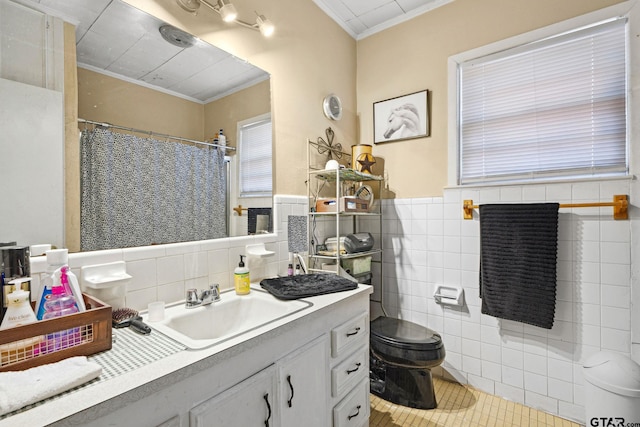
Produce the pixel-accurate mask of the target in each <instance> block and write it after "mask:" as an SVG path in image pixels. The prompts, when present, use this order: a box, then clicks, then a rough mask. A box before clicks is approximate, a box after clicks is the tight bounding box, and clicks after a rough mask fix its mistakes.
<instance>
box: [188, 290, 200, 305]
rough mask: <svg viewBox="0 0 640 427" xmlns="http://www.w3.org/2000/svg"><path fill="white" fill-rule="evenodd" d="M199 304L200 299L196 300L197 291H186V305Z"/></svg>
mask: <svg viewBox="0 0 640 427" xmlns="http://www.w3.org/2000/svg"><path fill="white" fill-rule="evenodd" d="M199 302H200V299H199V298H198V290H197V289H187V299H186V304H187V305H195V304H198V303H199Z"/></svg>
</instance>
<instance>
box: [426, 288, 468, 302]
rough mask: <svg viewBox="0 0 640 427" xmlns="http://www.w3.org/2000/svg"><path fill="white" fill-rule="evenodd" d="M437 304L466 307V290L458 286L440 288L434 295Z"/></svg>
mask: <svg viewBox="0 0 640 427" xmlns="http://www.w3.org/2000/svg"><path fill="white" fill-rule="evenodd" d="M433 298H435V300H436V303H438V304H443V305H455V306H459V307H461V306H463V305H464V289H462V288H459V287H457V286H438V287H437V288H436V291H435V292H434V293H433Z"/></svg>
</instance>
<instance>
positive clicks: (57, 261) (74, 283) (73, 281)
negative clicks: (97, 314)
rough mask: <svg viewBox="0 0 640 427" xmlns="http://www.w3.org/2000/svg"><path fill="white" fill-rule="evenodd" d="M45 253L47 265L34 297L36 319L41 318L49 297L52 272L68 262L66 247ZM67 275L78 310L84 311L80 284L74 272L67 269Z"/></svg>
mask: <svg viewBox="0 0 640 427" xmlns="http://www.w3.org/2000/svg"><path fill="white" fill-rule="evenodd" d="M46 255H47V267H46V269H45V272H44V274H43V275H42V276H41V280H40V291H39V292H38V297H37V299H36V317H37V318H38V320H42V316H44V303H45V301H47V300H48V299H49V298H50V295H51V288H52V286H53V279H54V278H53V274H54V273H55V272H56V270H58V269H59V268H60V267H62V266H63V265H67V263H68V262H69V250H68V249H53V250H50V251H47V252H46ZM67 277H68V279H69V284H70V286H71V291H72V294H73V296H74V297H75V299H76V303H77V304H78V310H79V311H85V310H86V306H85V304H84V300H83V299H82V293H81V291H80V285H79V284H78V279H77V278H76V276H75V274H73V273H72V272H71V271H69V270H67Z"/></svg>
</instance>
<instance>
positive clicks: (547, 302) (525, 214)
mask: <svg viewBox="0 0 640 427" xmlns="http://www.w3.org/2000/svg"><path fill="white" fill-rule="evenodd" d="M558 208H559V205H558V204H557V203H534V204H502V205H480V298H482V310H481V311H482V313H484V314H488V315H490V316H494V317H498V318H501V319H508V320H515V321H518V322H523V323H528V324H531V325H535V326H540V327H542V328H546V329H551V328H552V327H553V318H554V314H555V308H556V260H557V249H558Z"/></svg>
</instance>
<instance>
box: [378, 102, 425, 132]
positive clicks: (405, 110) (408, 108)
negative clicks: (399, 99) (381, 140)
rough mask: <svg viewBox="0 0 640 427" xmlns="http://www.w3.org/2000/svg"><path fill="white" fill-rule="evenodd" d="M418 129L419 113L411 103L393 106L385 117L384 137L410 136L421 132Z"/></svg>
mask: <svg viewBox="0 0 640 427" xmlns="http://www.w3.org/2000/svg"><path fill="white" fill-rule="evenodd" d="M422 133H423V131H422V129H420V113H419V112H418V109H417V108H416V106H415V105H413V104H403V105H401V106H400V107H397V108H394V109H392V110H391V113H390V114H389V118H388V119H387V129H386V130H385V131H384V137H385V138H386V139H389V138H391V137H392V136H393V137H394V138H411V137H413V136H418V135H420V134H422Z"/></svg>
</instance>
